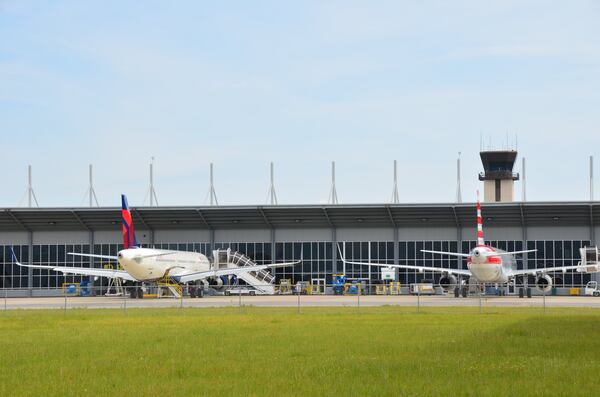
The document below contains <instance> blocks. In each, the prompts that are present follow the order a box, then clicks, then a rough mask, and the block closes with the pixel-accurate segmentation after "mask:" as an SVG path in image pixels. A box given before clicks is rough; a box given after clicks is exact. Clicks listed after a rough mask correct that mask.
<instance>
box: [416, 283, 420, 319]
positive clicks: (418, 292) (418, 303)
mask: <svg viewBox="0 0 600 397" xmlns="http://www.w3.org/2000/svg"><path fill="white" fill-rule="evenodd" d="M417 313H421V287H420V286H419V284H417Z"/></svg>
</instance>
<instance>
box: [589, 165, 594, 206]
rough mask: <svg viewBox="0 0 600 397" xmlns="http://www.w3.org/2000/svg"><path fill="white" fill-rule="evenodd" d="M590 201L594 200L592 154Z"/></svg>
mask: <svg viewBox="0 0 600 397" xmlns="http://www.w3.org/2000/svg"><path fill="white" fill-rule="evenodd" d="M590 201H594V156H590Z"/></svg>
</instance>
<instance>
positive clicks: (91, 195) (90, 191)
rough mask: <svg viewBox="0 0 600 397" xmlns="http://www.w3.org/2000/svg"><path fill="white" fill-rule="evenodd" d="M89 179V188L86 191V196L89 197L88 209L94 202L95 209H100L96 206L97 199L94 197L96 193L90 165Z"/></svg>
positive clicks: (98, 205)
mask: <svg viewBox="0 0 600 397" xmlns="http://www.w3.org/2000/svg"><path fill="white" fill-rule="evenodd" d="M89 179H90V186H89V187H88V191H87V194H86V195H87V196H89V199H90V207H93V206H94V201H95V202H96V207H100V204H98V197H96V191H95V190H94V179H93V168H92V165H91V164H90V166H89Z"/></svg>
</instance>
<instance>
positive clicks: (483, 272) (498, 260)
mask: <svg viewBox="0 0 600 397" xmlns="http://www.w3.org/2000/svg"><path fill="white" fill-rule="evenodd" d="M503 252H504V251H501V250H498V249H495V248H493V247H489V246H479V247H476V248H474V249H473V250H472V251H471V252H470V254H469V257H468V258H467V268H468V269H469V270H470V271H471V273H473V277H475V279H477V281H479V282H481V283H506V282H508V281H509V279H510V278H511V275H512V270H513V269H515V268H516V261H515V258H514V257H513V256H512V255H495V254H497V253H503Z"/></svg>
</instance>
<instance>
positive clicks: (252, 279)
mask: <svg viewBox="0 0 600 397" xmlns="http://www.w3.org/2000/svg"><path fill="white" fill-rule="evenodd" d="M213 258H214V263H213V266H214V268H215V269H225V268H237V267H246V266H257V264H256V262H254V261H252V259H250V258H249V257H247V256H246V255H244V254H242V253H240V252H237V251H231V249H227V250H216V251H213ZM237 277H238V278H240V279H242V280H244V281H245V282H246V284H248V285H250V286H252V287H254V288H255V289H256V290H258V291H260V292H262V293H263V294H267V295H273V294H275V285H274V283H275V276H273V275H272V274H271V273H269V272H268V271H267V270H259V271H252V272H243V273H240V274H238V275H237Z"/></svg>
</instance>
